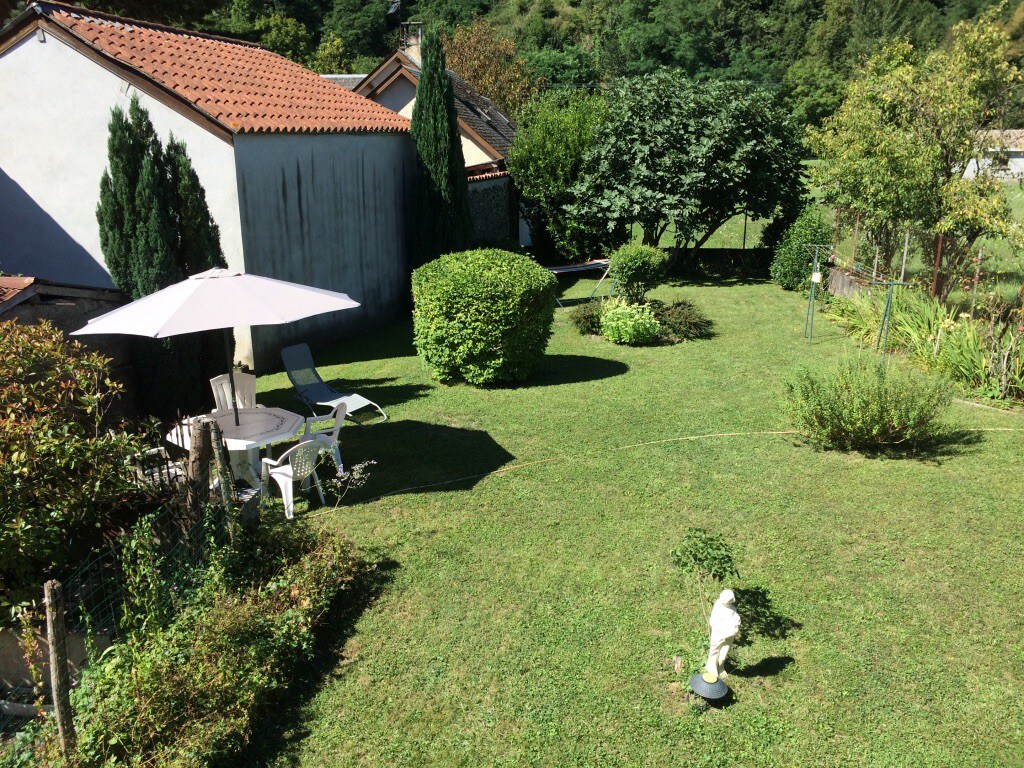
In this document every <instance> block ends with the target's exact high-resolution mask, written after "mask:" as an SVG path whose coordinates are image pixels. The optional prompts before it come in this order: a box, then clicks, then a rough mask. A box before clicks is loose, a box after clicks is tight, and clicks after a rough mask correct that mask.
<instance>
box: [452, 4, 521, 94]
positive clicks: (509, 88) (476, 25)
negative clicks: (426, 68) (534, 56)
mask: <svg viewBox="0 0 1024 768" xmlns="http://www.w3.org/2000/svg"><path fill="white" fill-rule="evenodd" d="M443 44H444V55H445V60H446V61H447V63H448V68H449V69H451V70H452V71H453V72H456V73H457V74H458V75H459V76H460V77H462V78H463V79H464V80H465V81H466V82H468V83H469V84H470V85H471V86H473V88H474V89H476V90H477V91H478V92H479V93H480V94H482V95H483V96H486V97H487V98H489V99H490V100H491V101H493V102H494V103H495V104H497V105H498V106H499V107H501V108H502V109H504V110H505V111H506V112H509V113H513V112H515V111H516V110H518V109H519V107H521V106H522V105H523V104H524V103H525V102H526V101H527V100H528V99H529V98H530V95H531V94H532V93H533V90H534V87H533V83H532V82H531V81H530V77H529V76H528V75H527V73H526V66H525V64H524V62H523V59H522V58H521V57H520V55H519V51H517V50H516V44H515V41H513V40H512V39H511V38H509V37H505V36H504V35H502V34H501V32H499V31H498V29H497V28H496V27H495V26H494V24H492V23H491V22H489V21H485V20H484V19H481V18H475V19H473V23H472V24H469V25H464V26H459V27H456V28H455V31H454V32H452V33H451V34H446V35H444V37H443Z"/></svg>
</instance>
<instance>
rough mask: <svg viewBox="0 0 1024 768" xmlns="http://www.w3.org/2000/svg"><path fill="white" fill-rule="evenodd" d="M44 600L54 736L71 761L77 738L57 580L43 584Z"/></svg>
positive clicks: (66, 643) (65, 632) (66, 640)
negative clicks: (55, 717)
mask: <svg viewBox="0 0 1024 768" xmlns="http://www.w3.org/2000/svg"><path fill="white" fill-rule="evenodd" d="M43 595H44V598H45V600H46V641H47V643H49V646H50V688H51V694H52V697H53V711H54V713H55V714H56V715H57V735H58V737H59V739H60V751H61V754H63V755H64V761H65V762H66V763H68V764H70V763H71V762H72V759H73V758H74V753H75V746H76V743H77V738H76V736H75V721H74V719H73V718H72V716H71V675H70V673H69V672H68V637H67V631H66V629H65V627H64V593H63V590H62V589H61V585H60V582H59V581H54V580H50V581H48V582H46V583H45V584H44V585H43Z"/></svg>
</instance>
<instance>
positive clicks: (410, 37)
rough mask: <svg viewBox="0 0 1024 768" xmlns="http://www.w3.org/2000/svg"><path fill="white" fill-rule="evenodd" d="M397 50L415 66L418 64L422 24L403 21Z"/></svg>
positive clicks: (421, 40)
mask: <svg viewBox="0 0 1024 768" xmlns="http://www.w3.org/2000/svg"><path fill="white" fill-rule="evenodd" d="M401 36H402V37H401V42H400V43H399V48H398V49H399V50H400V51H401V52H402V53H404V54H405V55H406V56H408V57H409V58H410V59H412V60H413V61H414V62H416V63H417V64H419V63H420V45H421V44H422V43H423V22H422V21H403V22H402V27H401Z"/></svg>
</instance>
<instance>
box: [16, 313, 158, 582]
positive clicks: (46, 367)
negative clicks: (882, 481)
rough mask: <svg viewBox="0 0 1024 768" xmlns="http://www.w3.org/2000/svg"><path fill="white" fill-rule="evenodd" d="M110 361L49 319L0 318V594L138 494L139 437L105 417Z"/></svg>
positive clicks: (114, 390)
mask: <svg viewBox="0 0 1024 768" xmlns="http://www.w3.org/2000/svg"><path fill="white" fill-rule="evenodd" d="M109 363H110V361H109V360H107V359H106V358H104V357H103V356H101V355H99V354H96V353H95V352H90V351H88V350H86V349H85V348H84V347H83V346H82V345H80V344H78V343H77V342H71V341H68V340H67V339H66V338H64V335H63V334H62V333H61V332H60V331H58V330H57V329H56V328H54V327H53V326H52V325H50V324H49V323H45V322H44V323H41V324H39V325H22V324H21V323H18V322H16V321H8V322H2V323H0V413H2V414H3V417H2V418H0V510H3V514H4V524H3V526H2V527H0V595H2V596H3V597H2V599H4V600H16V599H17V597H16V595H14V594H13V593H14V592H17V590H19V589H20V588H22V587H25V588H31V590H32V596H33V597H34V596H36V593H37V592H38V587H39V584H40V578H39V577H40V575H41V573H42V572H43V571H44V570H45V569H47V568H49V567H50V566H52V565H54V564H56V563H58V562H61V561H62V560H63V559H64V556H65V554H66V553H67V550H68V547H69V545H70V543H71V542H72V541H75V542H76V543H77V542H80V540H81V538H82V537H83V536H85V535H87V534H89V533H93V534H95V533H96V532H97V529H98V528H100V527H102V526H103V525H104V524H105V523H106V522H107V521H108V520H110V519H111V518H112V517H113V516H115V515H117V514H118V513H119V512H123V511H124V509H125V506H126V503H128V502H129V501H131V500H132V499H133V497H137V496H138V495H139V491H138V490H137V489H136V487H135V479H134V475H133V473H132V470H131V468H130V467H131V464H130V459H131V457H132V456H134V455H135V454H137V453H139V452H140V451H142V450H143V448H144V445H143V441H142V439H141V438H140V437H137V436H135V435H133V434H132V433H130V432H129V431H128V430H127V429H126V428H125V427H124V426H123V425H118V424H112V423H109V420H108V419H107V413H108V410H109V408H110V407H111V406H112V405H113V404H114V402H115V401H116V399H117V397H118V396H119V394H120V392H121V386H120V385H119V384H117V383H115V382H112V381H111V380H110V379H109V378H108V375H109Z"/></svg>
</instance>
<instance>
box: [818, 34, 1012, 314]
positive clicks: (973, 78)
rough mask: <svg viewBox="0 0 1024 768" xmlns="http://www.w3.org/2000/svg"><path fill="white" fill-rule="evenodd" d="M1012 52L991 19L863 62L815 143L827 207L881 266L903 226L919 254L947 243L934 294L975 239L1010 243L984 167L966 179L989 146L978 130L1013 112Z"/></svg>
mask: <svg viewBox="0 0 1024 768" xmlns="http://www.w3.org/2000/svg"><path fill="white" fill-rule="evenodd" d="M1007 44H1008V40H1007V37H1006V35H1005V33H1004V32H1003V31H1002V29H1001V28H1000V27H999V25H997V24H996V23H995V20H994V16H992V15H991V14H990V15H988V16H985V17H983V18H982V19H980V20H979V21H977V22H974V23H962V24H959V25H957V26H956V27H955V28H954V30H953V33H952V36H951V38H950V40H949V41H948V43H947V44H945V45H943V46H942V47H940V48H939V49H937V50H935V51H933V52H931V53H929V54H927V55H922V54H920V53H919V52H918V51H916V50H915V49H914V48H913V47H912V46H911V45H909V44H908V43H906V42H898V43H894V44H892V45H890V46H888V47H887V48H885V50H883V51H882V52H881V53H879V54H877V55H876V56H874V57H872V58H871V59H870V60H869V61H868V62H867V63H866V65H865V66H864V68H863V69H862V70H861V72H860V74H859V75H858V77H857V79H856V80H855V81H854V82H852V83H851V84H850V87H849V89H848V92H847V96H846V99H845V100H844V102H843V105H842V106H841V107H840V109H839V110H838V111H837V112H836V114H835V115H834V116H833V117H831V118H830V119H828V120H826V121H825V124H824V125H823V126H822V128H821V129H820V130H817V131H813V132H812V134H811V144H812V146H813V148H814V150H815V152H816V153H817V154H818V155H819V156H820V157H821V160H822V162H821V163H820V164H819V165H818V166H817V167H816V169H815V172H814V177H815V181H816V182H817V183H818V185H820V187H821V188H822V190H823V192H824V196H825V200H826V201H827V202H828V203H829V204H831V205H835V206H838V207H841V208H846V209H850V210H854V211H857V212H859V213H860V216H861V223H862V225H864V226H865V228H866V229H867V231H868V233H869V237H870V238H871V240H872V241H873V242H874V244H875V245H877V246H878V247H879V249H880V252H881V253H882V254H883V256H884V258H885V259H886V260H887V261H888V260H891V258H892V256H893V254H894V253H895V252H896V250H897V248H898V244H899V243H900V242H901V240H902V237H901V236H902V234H903V232H904V231H905V230H906V228H908V227H913V228H915V229H918V230H919V231H923V232H924V235H923V242H922V247H923V250H924V251H925V252H926V253H931V254H934V253H935V248H936V242H935V238H936V237H937V236H938V235H939V234H940V233H941V234H942V235H943V237H944V241H945V242H944V246H943V264H942V267H943V269H942V272H943V274H944V276H945V277H946V278H947V279H946V280H944V281H940V284H939V285H937V286H936V289H937V290H936V293H937V294H938V295H939V296H941V297H945V295H946V294H947V293H948V291H949V290H951V288H952V285H953V283H954V281H953V280H952V279H949V278H953V277H956V276H959V275H961V274H962V273H963V272H964V270H965V269H967V268H968V266H969V264H968V262H969V259H970V256H971V254H972V253H973V250H974V249H973V245H974V243H975V242H976V241H977V240H978V238H980V237H984V236H990V235H1003V236H1006V235H1011V234H1013V232H1012V226H1011V219H1010V210H1009V206H1008V204H1007V202H1006V199H1005V196H1004V195H1003V192H1002V190H1001V188H1000V186H999V185H998V184H996V183H994V182H993V180H992V179H991V178H990V177H989V175H988V174H987V173H986V171H985V169H984V167H982V169H981V172H980V173H978V174H977V175H976V176H974V177H972V178H964V172H965V171H966V170H967V169H968V167H969V166H971V165H972V163H976V162H977V161H978V160H980V159H981V158H982V157H983V156H984V153H985V150H986V149H987V142H988V139H987V135H986V133H985V132H984V131H983V129H984V128H985V127H987V126H990V125H992V123H993V121H995V120H997V119H998V118H999V117H1000V116H1001V115H1003V114H1004V113H1005V111H1006V110H1007V109H1008V108H1009V100H1010V99H1012V94H1013V86H1014V85H1015V84H1016V83H1018V82H1019V81H1020V73H1019V72H1018V70H1017V69H1016V67H1014V66H1013V65H1011V64H1010V63H1008V62H1007V60H1006V58H1007Z"/></svg>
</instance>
